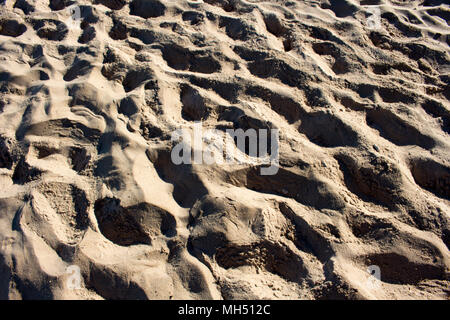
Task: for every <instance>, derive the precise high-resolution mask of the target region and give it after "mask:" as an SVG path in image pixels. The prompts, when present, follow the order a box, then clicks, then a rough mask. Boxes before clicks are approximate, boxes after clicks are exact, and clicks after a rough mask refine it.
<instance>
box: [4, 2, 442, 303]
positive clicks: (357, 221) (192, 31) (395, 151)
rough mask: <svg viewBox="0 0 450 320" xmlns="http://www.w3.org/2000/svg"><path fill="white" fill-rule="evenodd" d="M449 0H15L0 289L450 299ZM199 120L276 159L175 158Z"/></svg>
mask: <svg viewBox="0 0 450 320" xmlns="http://www.w3.org/2000/svg"><path fill="white" fill-rule="evenodd" d="M445 3H446V1H428V0H426V1H424V0H420V1H419V0H415V1H393V0H391V1H389V0H370V1H367V0H365V1H356V0H343V1H334V0H325V1H312V0H311V1H306V0H305V1H284V0H278V1H275V0H274V1H257V0H204V1H181V0H180V1H175V0H172V1H170V0H132V1H129V0H94V1H88V0H83V1H66V0H50V1H47V0H46V1H43V0H17V1H16V0H7V1H6V4H5V5H4V6H3V7H1V12H0V190H1V191H0V235H1V239H0V240H1V244H2V245H1V249H0V270H1V273H0V298H1V299H8V298H9V299H402V298H406V299H411V298H412V299H448V298H449V293H450V285H449V271H450V269H449V268H450V256H449V251H448V250H449V246H450V220H449V214H450V202H449V201H450V139H449V134H450V105H449V99H450V81H449V77H450V55H449V53H450V50H449V39H450V38H449V34H450V28H449V25H448V22H449V15H450V7H449V5H448V4H445ZM74 7H78V8H79V9H80V11H79V12H80V14H81V17H80V20H79V21H74V20H73V19H72V18H71V15H70V11H69V9H70V8H74ZM374 7H376V8H379V9H380V13H381V17H380V22H381V25H380V28H378V29H376V30H374V29H371V28H369V27H370V26H369V25H368V23H367V19H368V17H370V15H371V13H370V12H371V11H370V10H371V8H374ZM195 121H202V123H203V127H204V128H208V129H219V130H225V129H226V128H234V129H238V128H241V129H243V130H246V129H249V128H254V129H267V128H278V129H279V130H280V148H279V151H280V169H279V171H278V173H277V174H276V175H273V176H262V175H260V171H259V167H258V166H256V165H245V164H244V165H210V166H207V165H198V164H192V165H188V164H185V165H175V164H174V163H172V161H171V158H170V151H171V147H172V143H171V141H170V136H171V133H172V132H173V131H174V130H175V129H178V128H181V127H183V126H187V127H189V126H193V125H194V123H195ZM70 265H77V266H79V268H80V272H81V276H82V283H81V288H80V289H76V290H73V289H71V288H70V287H68V285H67V279H68V277H69V275H68V274H66V268H67V267H68V266H70ZM370 265H377V266H379V267H380V271H381V283H378V285H377V286H370V285H368V281H369V280H368V273H367V267H368V266H370Z"/></svg>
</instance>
